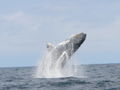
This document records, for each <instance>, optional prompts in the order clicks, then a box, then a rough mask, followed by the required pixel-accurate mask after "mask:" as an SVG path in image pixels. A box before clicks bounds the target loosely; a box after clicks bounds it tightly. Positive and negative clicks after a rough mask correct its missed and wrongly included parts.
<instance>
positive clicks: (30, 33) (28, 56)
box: [0, 0, 120, 67]
mask: <svg viewBox="0 0 120 90" xmlns="http://www.w3.org/2000/svg"><path fill="white" fill-rule="evenodd" d="M80 32H85V33H87V39H86V41H85V43H84V44H83V45H82V46H81V48H80V49H79V50H78V51H77V52H76V54H75V55H74V56H73V58H74V59H75V60H77V62H78V63H79V64H96V63H97V64H99V63H120V0H59V1H58V0H1V1H0V67H9V66H10V67H12V66H35V65H36V64H37V62H38V61H39V60H41V58H42V56H43V55H44V52H45V49H46V44H47V43H48V42H51V43H53V44H57V43H59V42H61V41H63V40H65V39H66V38H68V37H69V36H71V35H72V34H76V33H80Z"/></svg>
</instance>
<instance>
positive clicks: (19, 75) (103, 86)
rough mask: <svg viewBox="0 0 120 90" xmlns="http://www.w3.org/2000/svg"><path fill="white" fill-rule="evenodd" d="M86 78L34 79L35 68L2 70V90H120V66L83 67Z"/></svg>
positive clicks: (0, 74)
mask: <svg viewBox="0 0 120 90" xmlns="http://www.w3.org/2000/svg"><path fill="white" fill-rule="evenodd" d="M82 68H83V69H84V70H85V75H86V76H87V77H86V78H77V77H66V78H49V79H45V78H32V75H33V73H34V71H35V67H21V68H0V90H120V64H104V65H83V66H82Z"/></svg>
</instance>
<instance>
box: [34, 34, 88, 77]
mask: <svg viewBox="0 0 120 90" xmlns="http://www.w3.org/2000/svg"><path fill="white" fill-rule="evenodd" d="M85 39H86V34H85V33H79V34H75V35H73V36H71V37H70V38H68V39H67V40H65V41H63V42H61V43H59V44H58V45H56V46H55V45H53V44H51V43H48V44H47V51H48V53H47V54H46V55H45V57H44V59H43V60H41V61H40V63H39V66H38V68H37V73H36V77H38V78H54V77H66V76H73V75H74V70H72V69H71V65H69V64H68V62H69V59H70V58H71V56H72V55H73V54H74V53H75V52H76V51H77V50H78V49H79V47H80V46H81V44H82V43H83V42H84V41H85ZM69 67H70V68H69Z"/></svg>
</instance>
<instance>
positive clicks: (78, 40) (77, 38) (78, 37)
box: [70, 33, 86, 52]
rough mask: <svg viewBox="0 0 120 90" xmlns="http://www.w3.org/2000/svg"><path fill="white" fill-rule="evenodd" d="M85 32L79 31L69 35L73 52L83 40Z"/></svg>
mask: <svg viewBox="0 0 120 90" xmlns="http://www.w3.org/2000/svg"><path fill="white" fill-rule="evenodd" d="M85 39H86V34H85V33H79V34H75V35H73V36H71V37H70V42H71V43H72V44H73V52H75V51H77V50H78V48H79V47H80V46H81V44H82V43H83V42H84V41H85Z"/></svg>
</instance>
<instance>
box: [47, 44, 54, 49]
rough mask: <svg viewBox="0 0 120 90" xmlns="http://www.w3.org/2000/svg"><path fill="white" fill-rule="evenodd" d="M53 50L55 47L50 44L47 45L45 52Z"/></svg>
mask: <svg viewBox="0 0 120 90" xmlns="http://www.w3.org/2000/svg"><path fill="white" fill-rule="evenodd" d="M53 48H55V46H54V45H53V44H51V43H48V44H47V50H48V51H51V50H52V49H53Z"/></svg>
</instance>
